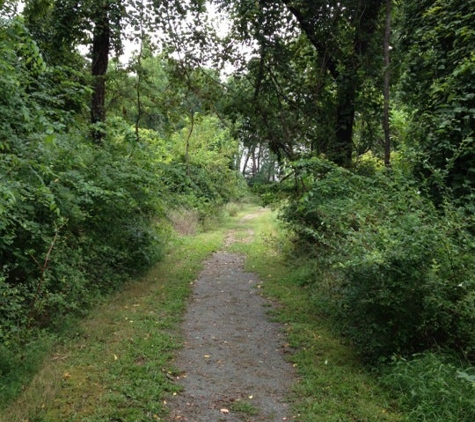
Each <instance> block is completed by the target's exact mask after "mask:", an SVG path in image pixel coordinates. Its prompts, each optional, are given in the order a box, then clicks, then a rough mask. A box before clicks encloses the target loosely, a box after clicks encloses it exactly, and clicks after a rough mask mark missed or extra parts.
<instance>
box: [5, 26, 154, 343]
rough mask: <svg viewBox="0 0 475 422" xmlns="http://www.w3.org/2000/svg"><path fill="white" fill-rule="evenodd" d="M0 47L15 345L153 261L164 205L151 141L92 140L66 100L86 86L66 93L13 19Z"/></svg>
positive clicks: (9, 337) (120, 131)
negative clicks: (102, 143)
mask: <svg viewBox="0 0 475 422" xmlns="http://www.w3.org/2000/svg"><path fill="white" fill-rule="evenodd" d="M0 49H1V51H2V53H4V54H2V56H1V57H2V58H1V59H0V79H1V81H2V84H1V86H2V89H7V90H8V94H7V93H6V92H4V94H5V95H2V97H1V98H2V100H1V102H0V111H1V117H0V119H1V120H2V122H1V123H2V131H1V133H0V145H1V155H0V177H1V179H2V183H1V185H0V234H1V235H0V239H1V240H0V261H1V262H2V266H1V268H0V280H1V282H0V290H1V297H0V317H1V328H0V337H1V340H2V341H4V342H5V341H6V342H7V343H8V342H12V343H15V342H17V341H22V340H23V339H24V338H25V333H26V332H28V331H29V330H31V329H33V328H35V327H37V326H47V325H48V324H50V323H51V322H52V321H53V320H56V321H59V319H60V318H61V316H62V315H65V314H66V313H69V312H73V313H76V314H78V313H82V312H83V310H84V308H86V307H87V306H88V304H90V303H91V301H92V300H93V299H95V298H96V297H97V294H98V293H99V292H104V291H107V290H110V289H112V288H115V287H117V286H118V285H119V282H120V280H122V279H123V278H124V277H125V276H126V275H127V274H130V273H132V272H136V271H137V270H139V269H140V268H142V267H145V266H147V265H149V264H150V263H152V262H154V261H155V260H156V259H157V256H158V255H159V254H160V249H161V246H160V243H161V241H160V240H159V237H158V235H159V233H158V231H157V228H156V227H155V222H156V221H157V216H158V217H159V216H160V212H161V208H162V202H161V201H160V199H159V197H160V195H159V191H160V186H161V184H160V181H159V179H158V172H157V163H156V162H154V161H152V160H151V159H150V157H155V156H157V155H158V153H156V152H155V151H152V149H153V145H145V144H143V145H140V144H137V143H136V142H135V138H134V136H133V134H132V132H131V131H130V130H129V129H128V128H127V127H124V126H123V127H121V126H120V124H117V125H114V124H112V125H110V134H109V138H108V139H107V145H106V146H104V148H101V149H99V148H96V147H94V146H93V145H91V144H90V143H89V142H88V140H87V135H85V133H84V132H85V131H88V129H87V128H85V130H80V129H79V128H78V129H76V128H75V126H76V127H78V126H79V125H78V124H77V123H76V124H72V123H73V120H72V116H71V113H70V112H69V111H68V107H69V106H68V105H67V104H66V102H67V101H69V99H71V98H75V100H74V101H76V102H77V104H79V106H81V105H82V104H83V103H82V100H81V98H83V94H84V90H82V89H81V88H80V86H79V85H77V84H75V83H74V82H72V81H69V83H68V89H69V91H68V89H65V86H66V85H67V84H66V80H67V79H68V78H69V77H70V75H71V73H70V72H69V70H67V69H63V68H51V67H48V66H47V65H46V64H45V63H44V61H43V60H42V56H41V54H40V52H39V50H38V48H37V46H36V44H35V42H33V41H32V40H31V38H30V36H29V34H28V31H27V30H26V29H25V27H24V26H23V25H22V23H21V22H20V21H19V20H13V21H11V22H9V23H6V24H5V25H3V26H2V27H1V28H0ZM66 124H68V125H69V130H68V131H66V129H65V128H66Z"/></svg>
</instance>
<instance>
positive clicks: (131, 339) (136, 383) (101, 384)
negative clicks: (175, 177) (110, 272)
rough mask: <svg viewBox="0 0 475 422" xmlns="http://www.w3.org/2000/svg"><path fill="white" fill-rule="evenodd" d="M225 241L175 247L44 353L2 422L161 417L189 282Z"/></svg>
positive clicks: (202, 238)
mask: <svg viewBox="0 0 475 422" xmlns="http://www.w3.org/2000/svg"><path fill="white" fill-rule="evenodd" d="M222 242H223V231H219V230H217V231H214V232H210V233H203V234H200V235H198V236H196V237H193V238H181V239H179V240H177V242H176V243H175V245H174V247H173V248H172V249H171V252H170V254H169V255H168V256H167V257H166V258H165V259H164V261H163V262H161V263H160V264H158V265H157V266H155V267H154V268H153V269H152V270H151V271H150V272H149V273H148V274H147V275H146V276H145V277H143V278H142V279H140V280H138V281H135V282H131V283H130V284H129V285H128V286H127V287H126V289H124V291H122V292H121V293H120V294H117V295H115V296H114V297H112V298H111V300H110V301H109V302H108V303H107V304H104V305H103V306H100V307H98V308H97V309H95V310H94V311H93V312H92V313H91V314H90V315H89V317H88V318H87V319H86V320H84V321H83V322H82V323H81V324H80V327H78V329H77V330H76V331H77V335H76V336H75V337H74V338H69V339H63V341H62V344H57V345H56V346H55V348H54V349H51V348H50V349H49V353H48V354H47V355H46V358H45V359H44V360H43V363H42V368H41V370H39V371H38V372H37V374H36V376H35V377H34V378H33V380H32V382H31V383H30V384H29V385H27V386H25V387H24V391H23V393H22V394H21V395H20V397H19V398H18V400H17V401H15V402H14V403H12V404H11V405H10V406H9V407H7V408H6V409H5V410H4V411H3V412H2V413H1V414H0V420H2V421H5V422H20V421H29V422H57V421H81V422H99V421H113V420H114V421H151V420H160V419H161V418H163V417H164V415H165V413H166V410H165V405H164V401H165V400H166V398H167V397H169V396H170V395H171V394H173V393H174V392H176V391H177V386H176V385H175V383H173V371H174V369H173V367H172V366H171V358H172V357H173V355H174V353H175V352H176V349H177V348H179V347H181V339H180V331H179V324H180V322H181V320H182V316H183V311H184V309H185V307H186V303H187V298H188V296H189V294H190V283H191V282H192V281H193V280H194V279H195V278H196V276H197V275H198V273H199V271H200V270H201V264H202V262H203V260H204V259H205V258H206V257H207V256H208V255H209V254H210V253H212V252H213V251H215V250H217V249H219V247H220V246H221V245H222ZM42 356H45V353H43V354H42Z"/></svg>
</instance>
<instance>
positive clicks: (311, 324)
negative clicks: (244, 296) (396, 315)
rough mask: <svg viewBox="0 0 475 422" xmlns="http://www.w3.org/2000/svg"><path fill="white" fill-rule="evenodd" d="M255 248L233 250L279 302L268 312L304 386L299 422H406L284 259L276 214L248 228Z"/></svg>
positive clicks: (296, 394) (296, 398)
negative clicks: (282, 333)
mask: <svg viewBox="0 0 475 422" xmlns="http://www.w3.org/2000/svg"><path fill="white" fill-rule="evenodd" d="M246 228H252V229H253V230H254V231H255V233H256V237H255V241H254V242H253V243H252V244H239V243H236V244H235V245H233V250H235V251H238V252H242V253H245V254H246V255H247V256H248V260H247V269H248V270H249V271H253V272H256V273H257V274H258V275H259V276H260V278H261V280H262V281H263V282H262V291H263V294H264V295H265V296H267V297H269V298H271V299H272V301H273V302H275V305H276V306H274V307H272V309H271V310H270V311H269V312H270V314H271V316H272V318H274V319H275V320H276V321H279V322H280V323H282V324H284V327H285V331H286V333H287V341H288V343H289V348H290V351H291V353H289V354H288V356H289V360H290V361H291V362H292V364H293V365H294V367H295V369H296V373H297V375H298V378H299V382H298V383H296V384H295V388H294V391H293V393H292V397H291V399H292V400H293V402H294V406H293V408H294V413H295V416H296V419H297V420H298V421H305V422H318V421H322V422H337V421H341V422H347V421H374V422H376V421H378V422H379V421H402V420H406V419H405V416H404V415H402V414H401V413H400V412H399V411H398V410H396V409H395V408H394V407H395V405H394V402H393V401H391V400H390V398H389V396H388V394H387V392H386V391H384V390H383V389H382V388H381V387H380V386H379V385H378V383H377V380H376V379H375V378H374V376H372V375H371V374H369V373H368V372H367V371H366V369H365V368H364V366H363V365H362V364H361V363H360V361H359V359H358V357H357V356H356V354H355V353H354V351H353V350H352V349H351V348H350V347H348V346H345V345H344V344H343V343H342V341H341V339H340V338H339V337H338V336H337V335H336V334H335V332H334V330H332V327H331V324H330V322H328V321H326V320H325V319H324V318H322V317H319V315H318V313H317V312H316V310H315V308H314V305H313V301H312V300H311V294H310V292H309V291H308V290H307V289H306V288H304V287H302V286H301V284H300V283H299V282H298V279H299V277H300V275H299V270H298V269H295V268H292V266H291V265H288V264H286V263H285V262H284V261H283V259H282V256H283V255H282V253H281V252H282V250H283V249H284V248H285V247H286V245H287V240H286V239H285V236H284V237H283V235H282V234H278V233H277V232H276V222H275V216H274V214H273V213H265V214H261V215H260V216H259V217H258V218H256V219H253V220H249V221H248V222H246Z"/></svg>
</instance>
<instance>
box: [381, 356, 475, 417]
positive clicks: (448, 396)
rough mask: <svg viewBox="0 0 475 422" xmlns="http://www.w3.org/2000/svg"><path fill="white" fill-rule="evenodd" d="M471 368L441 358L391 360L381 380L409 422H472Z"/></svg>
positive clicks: (474, 403) (474, 405)
mask: <svg viewBox="0 0 475 422" xmlns="http://www.w3.org/2000/svg"><path fill="white" fill-rule="evenodd" d="M473 369H474V368H466V365H463V364H461V363H460V362H456V361H453V360H451V359H449V358H447V357H444V356H443V355H439V354H434V353H425V354H422V355H415V356H413V357H411V359H409V360H405V359H395V361H394V362H393V363H392V364H391V366H389V367H388V368H387V369H386V370H385V371H384V373H383V376H382V377H381V382H382V383H383V385H384V386H385V387H387V388H389V389H391V390H392V391H393V392H394V396H395V398H396V399H397V400H398V402H399V404H400V405H401V406H402V407H403V408H405V409H407V412H408V420H410V421H414V422H417V421H432V422H445V421H458V422H471V421H473V420H474V418H475V389H474V388H473V379H474V375H473V374H474V372H473Z"/></svg>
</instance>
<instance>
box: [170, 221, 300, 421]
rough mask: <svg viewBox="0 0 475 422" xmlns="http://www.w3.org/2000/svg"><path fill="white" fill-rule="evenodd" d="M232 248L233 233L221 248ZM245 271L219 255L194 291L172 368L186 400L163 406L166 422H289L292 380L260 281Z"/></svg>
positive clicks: (237, 259) (239, 261) (237, 261)
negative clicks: (177, 372)
mask: <svg viewBox="0 0 475 422" xmlns="http://www.w3.org/2000/svg"><path fill="white" fill-rule="evenodd" d="M249 218H252V216H248V217H247V219H249ZM242 221H243V222H244V219H243V220H242ZM247 235H248V237H247V239H248V240H249V238H251V239H252V236H253V233H252V232H249V230H248V231H247ZM234 241H235V240H234V236H233V232H230V233H229V235H228V238H227V239H226V242H225V245H226V246H229V245H230V244H232V243H233V242H234ZM243 267H244V258H243V257H242V256H241V255H238V254H233V253H229V252H226V251H220V252H217V253H215V254H214V255H213V256H212V257H211V258H210V259H208V260H207V261H206V262H205V266H204V270H203V272H202V273H201V275H200V277H199V278H198V280H196V281H195V283H194V290H193V296H192V298H191V301H190V304H189V306H188V311H187V314H186V316H185V320H184V323H183V330H184V333H185V347H184V348H183V350H182V351H181V352H180V354H179V356H178V357H177V359H176V362H175V366H176V367H177V368H178V369H179V370H180V371H182V372H181V374H180V376H179V377H178V380H177V382H178V383H179V384H180V385H181V386H183V392H182V393H180V394H179V395H177V396H175V397H173V398H172V400H170V401H169V403H168V405H169V408H170V410H171V412H170V417H169V420H170V421H176V420H179V421H193V422H216V421H230V422H234V421H247V422H257V421H273V422H274V421H290V420H292V417H291V416H290V410H289V404H288V403H287V402H286V397H287V396H288V394H289V391H290V386H291V384H292V382H293V378H294V373H293V370H292V369H293V368H292V366H291V365H290V364H289V363H288V362H286V361H285V359H284V357H283V353H284V343H285V339H284V338H283V334H282V333H281V330H280V327H279V325H278V324H276V323H273V322H270V321H269V320H268V317H267V315H266V309H268V308H269V306H271V305H270V303H269V302H267V301H266V300H265V299H263V298H262V297H261V296H260V294H259V289H258V286H259V283H260V282H259V280H258V278H257V276H256V275H255V274H252V273H248V272H245V271H244V269H243Z"/></svg>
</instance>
